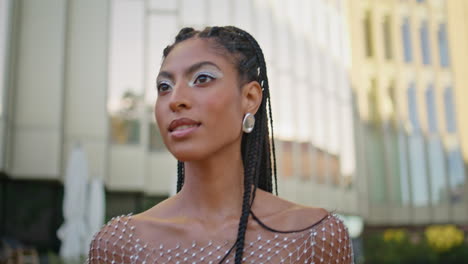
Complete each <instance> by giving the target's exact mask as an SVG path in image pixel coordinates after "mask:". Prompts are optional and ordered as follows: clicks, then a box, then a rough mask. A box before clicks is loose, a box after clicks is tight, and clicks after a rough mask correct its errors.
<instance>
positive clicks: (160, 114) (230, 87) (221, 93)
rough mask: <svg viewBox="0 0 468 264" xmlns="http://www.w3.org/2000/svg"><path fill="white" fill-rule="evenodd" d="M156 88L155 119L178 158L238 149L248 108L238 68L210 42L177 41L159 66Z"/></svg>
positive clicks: (168, 146) (201, 157)
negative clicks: (241, 87)
mask: <svg viewBox="0 0 468 264" xmlns="http://www.w3.org/2000/svg"><path fill="white" fill-rule="evenodd" d="M156 86H157V89H158V98H157V100H156V106H155V115H156V120H157V123H158V126H159V129H160V131H161V136H162V138H163V140H164V143H165V145H166V146H167V148H168V149H169V151H170V152H171V153H172V154H173V155H174V156H175V157H176V158H177V159H178V160H180V161H193V160H202V159H205V158H208V157H210V156H211V155H215V154H217V153H219V151H220V150H222V149H224V148H226V147H229V146H232V145H233V144H239V149H240V141H241V136H242V130H241V123H242V118H243V116H244V114H245V113H246V112H247V111H245V110H248V109H246V107H245V106H246V104H245V103H243V101H245V100H242V97H243V96H242V94H243V92H242V90H241V89H240V87H239V81H238V72H237V70H236V69H235V67H234V65H233V64H232V63H231V62H230V61H229V60H228V59H227V58H226V57H225V56H223V55H220V54H219V50H215V49H214V48H213V47H212V46H210V41H209V40H206V39H200V38H193V39H188V40H185V41H182V42H180V43H178V44H177V45H176V46H175V47H174V48H173V49H172V50H171V52H170V53H169V55H168V56H167V57H166V58H165V60H164V62H163V64H162V65H161V69H160V72H159V75H158V77H157V80H156Z"/></svg>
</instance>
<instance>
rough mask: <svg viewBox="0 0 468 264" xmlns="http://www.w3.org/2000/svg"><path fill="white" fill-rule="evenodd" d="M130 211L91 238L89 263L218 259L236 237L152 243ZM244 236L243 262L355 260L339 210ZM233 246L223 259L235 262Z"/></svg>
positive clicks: (345, 263) (146, 263) (341, 262)
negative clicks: (283, 229)
mask: <svg viewBox="0 0 468 264" xmlns="http://www.w3.org/2000/svg"><path fill="white" fill-rule="evenodd" d="M132 221H133V220H132V215H127V216H119V217H115V218H113V219H112V220H110V221H109V223H107V224H106V225H105V226H104V227H103V228H102V229H101V230H100V231H99V232H98V233H96V234H95V236H94V238H93V241H92V243H91V247H90V251H89V256H88V259H87V261H86V263H87V264H97V263H99V264H102V263H109V264H123V263H135V264H136V263H138V264H140V263H141V264H149V263H168V264H169V263H170V264H177V263H191V264H193V263H212V264H215V263H219V262H220V260H221V259H222V258H223V257H224V256H225V255H226V254H227V253H229V249H230V248H231V247H232V245H233V244H234V241H214V240H213V241H212V240H207V241H204V240H203V239H200V241H190V242H184V241H180V242H178V243H174V244H172V243H171V244H165V243H164V241H161V243H160V244H154V243H153V242H152V243H149V242H148V241H144V240H143V239H142V238H141V237H138V236H137V235H136V232H135V231H136V227H135V225H134V223H133V222H132ZM247 234H248V235H246V240H245V246H244V254H243V263H311V264H312V263H315V264H319V263H335V264H337V263H339V264H348V263H353V251H352V245H351V241H350V239H349V236H348V232H347V229H346V227H345V226H344V224H343V222H342V221H341V220H340V219H339V218H338V217H337V216H336V215H328V216H326V217H325V218H324V219H322V220H321V221H320V222H318V223H317V224H315V225H313V226H311V227H308V228H306V229H303V230H301V231H299V232H294V233H278V232H272V231H267V230H264V232H261V233H256V234H255V233H254V234H249V232H247ZM234 251H235V250H233V252H230V254H229V256H228V258H227V259H226V260H225V261H224V262H223V263H234Z"/></svg>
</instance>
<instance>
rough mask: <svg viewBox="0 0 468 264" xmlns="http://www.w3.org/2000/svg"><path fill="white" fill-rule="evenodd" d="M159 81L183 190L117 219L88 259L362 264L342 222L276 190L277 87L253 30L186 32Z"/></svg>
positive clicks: (160, 109)
mask: <svg viewBox="0 0 468 264" xmlns="http://www.w3.org/2000/svg"><path fill="white" fill-rule="evenodd" d="M156 82H157V90H158V98H157V101H156V106H155V115H156V119H157V122H158V126H159V128H160V132H161V135H162V137H163V140H164V143H165V145H166V147H167V148H168V149H169V151H170V152H171V153H172V154H173V155H174V156H175V158H177V160H178V161H179V162H178V183H177V189H178V193H177V194H176V195H175V196H173V197H171V198H169V199H167V200H165V201H164V202H162V203H159V204H158V205H156V206H154V207H153V208H151V209H149V210H147V211H145V212H143V213H141V214H137V215H128V216H121V217H117V218H114V219H112V220H111V221H110V222H109V223H108V224H107V225H106V226H104V227H103V228H102V230H101V231H100V232H99V233H97V234H96V235H95V237H94V240H93V242H92V244H91V248H90V252H89V258H88V263H236V264H238V263H352V248H351V242H350V239H349V237H348V233H347V231H346V228H345V227H344V225H343V223H342V222H341V221H340V220H338V219H337V218H336V217H335V216H334V215H331V214H329V213H328V212H327V211H325V210H324V209H320V208H310V207H305V206H300V205H297V204H293V203H291V202H288V201H285V200H283V199H280V198H278V197H277V196H275V195H272V194H271V192H272V191H273V189H274V187H275V188H276V185H275V186H273V178H274V180H275V184H276V163H275V147H274V142H273V131H272V128H273V123H272V121H271V120H272V119H271V106H270V93H269V87H268V79H267V72H266V65H265V60H264V57H263V53H262V50H261V49H260V47H259V45H258V43H257V42H256V41H255V39H254V38H253V37H252V36H251V35H250V34H248V33H247V32H245V31H243V30H240V29H238V28H235V27H231V26H228V27H208V28H205V29H204V30H203V31H195V30H194V29H192V28H184V29H182V30H181V31H180V32H179V34H178V35H177V36H176V38H175V43H174V44H172V45H171V46H168V47H167V48H166V49H165V50H164V60H163V63H162V65H161V69H160V72H159V74H158V77H157V80H156ZM284 89H290V90H291V92H293V91H294V90H293V88H292V87H284ZM269 122H270V123H269ZM269 129H271V137H270V133H269ZM270 140H271V141H270Z"/></svg>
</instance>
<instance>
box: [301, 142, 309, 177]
mask: <svg viewBox="0 0 468 264" xmlns="http://www.w3.org/2000/svg"><path fill="white" fill-rule="evenodd" d="M300 146H301V157H300V159H301V178H302V179H304V180H310V179H311V178H312V164H311V162H312V157H311V155H310V154H311V151H310V150H311V147H310V143H308V142H301V143H300Z"/></svg>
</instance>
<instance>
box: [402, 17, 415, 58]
mask: <svg viewBox="0 0 468 264" xmlns="http://www.w3.org/2000/svg"><path fill="white" fill-rule="evenodd" d="M401 35H402V39H403V52H404V54H403V55H404V60H405V62H411V61H412V60H413V51H412V48H411V28H410V20H409V18H408V17H405V18H404V20H403V25H402V26H401Z"/></svg>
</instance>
